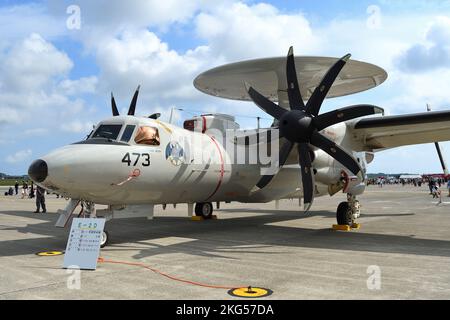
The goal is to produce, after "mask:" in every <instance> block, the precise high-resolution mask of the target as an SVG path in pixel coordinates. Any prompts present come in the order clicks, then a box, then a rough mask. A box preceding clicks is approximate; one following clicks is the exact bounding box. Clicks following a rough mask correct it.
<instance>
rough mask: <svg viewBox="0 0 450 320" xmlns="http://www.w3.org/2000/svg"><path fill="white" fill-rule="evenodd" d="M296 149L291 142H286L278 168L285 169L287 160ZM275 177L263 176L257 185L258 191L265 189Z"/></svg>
mask: <svg viewBox="0 0 450 320" xmlns="http://www.w3.org/2000/svg"><path fill="white" fill-rule="evenodd" d="M293 147H294V144H293V143H292V142H290V141H286V142H285V143H284V144H283V146H282V147H281V149H280V157H279V158H278V163H277V166H278V167H279V168H281V167H283V165H284V164H285V163H286V160H287V158H288V156H289V154H290V153H291V150H292V148H293ZM274 176H275V175H266V176H263V177H262V178H261V180H259V182H258V183H257V184H256V187H257V188H258V189H263V188H264V187H266V186H267V185H268V184H269V183H270V181H272V179H273V177H274Z"/></svg>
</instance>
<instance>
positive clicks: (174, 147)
mask: <svg viewBox="0 0 450 320" xmlns="http://www.w3.org/2000/svg"><path fill="white" fill-rule="evenodd" d="M166 159H167V160H169V161H170V162H171V163H172V164H173V165H174V166H181V165H182V164H183V163H185V153H184V150H183V148H182V147H181V146H180V144H179V143H178V142H176V141H172V142H169V143H168V144H167V147H166Z"/></svg>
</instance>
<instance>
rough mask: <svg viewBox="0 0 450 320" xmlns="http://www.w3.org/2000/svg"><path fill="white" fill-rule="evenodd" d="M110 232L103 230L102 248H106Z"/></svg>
mask: <svg viewBox="0 0 450 320" xmlns="http://www.w3.org/2000/svg"><path fill="white" fill-rule="evenodd" d="M108 241H109V233H108V231H103V232H102V239H101V240H100V248H104V247H106V246H107V245H108Z"/></svg>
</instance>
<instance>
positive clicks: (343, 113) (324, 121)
mask: <svg viewBox="0 0 450 320" xmlns="http://www.w3.org/2000/svg"><path fill="white" fill-rule="evenodd" d="M377 113H384V110H383V109H382V108H379V107H377V106H372V105H369V104H360V105H356V106H350V107H346V108H342V109H337V110H334V111H331V112H327V113H324V114H321V115H319V116H317V117H316V118H314V123H315V124H316V128H317V130H318V131H321V130H323V129H325V128H328V127H329V126H332V125H334V124H337V123H340V122H344V121H347V120H351V119H355V118H359V117H364V116H370V115H373V114H377Z"/></svg>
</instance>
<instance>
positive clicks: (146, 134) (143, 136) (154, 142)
mask: <svg viewBox="0 0 450 320" xmlns="http://www.w3.org/2000/svg"><path fill="white" fill-rule="evenodd" d="M134 142H136V144H146V145H151V146H159V132H158V129H157V128H154V127H139V129H138V131H137V133H136V137H135V138H134Z"/></svg>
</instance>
